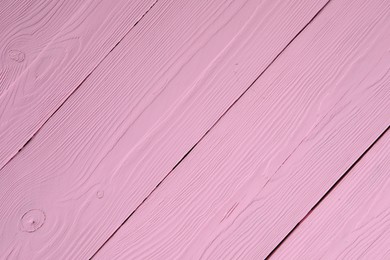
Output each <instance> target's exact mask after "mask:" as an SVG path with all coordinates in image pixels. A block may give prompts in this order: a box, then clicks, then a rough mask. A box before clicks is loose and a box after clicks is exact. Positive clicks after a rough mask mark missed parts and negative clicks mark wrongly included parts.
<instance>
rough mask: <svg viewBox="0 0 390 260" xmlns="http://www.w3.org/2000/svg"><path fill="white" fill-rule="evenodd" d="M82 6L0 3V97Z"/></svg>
mask: <svg viewBox="0 0 390 260" xmlns="http://www.w3.org/2000/svg"><path fill="white" fill-rule="evenodd" d="M83 3H86V1H81V0H68V1H66V0H65V1H64V0H60V1H49V0H19V1H14V0H2V1H0V28H1V30H0V53H1V59H0V95H1V94H2V92H3V91H4V89H7V88H8V87H9V85H10V84H11V83H13V82H14V81H15V79H16V78H17V77H18V76H19V75H20V74H21V73H22V72H23V71H24V70H26V69H27V68H28V67H29V65H31V63H32V62H33V61H34V60H35V59H36V58H37V57H38V55H39V53H40V52H41V51H42V50H43V49H44V48H45V47H46V46H47V45H48V44H49V43H50V42H51V41H52V40H53V38H54V37H55V36H56V35H57V34H58V32H59V31H60V29H61V27H62V26H63V25H64V24H65V23H66V22H67V21H68V20H69V19H70V17H72V16H73V15H75V14H77V10H78V9H79V8H81V6H82V4H83ZM37 73H38V71H37ZM37 76H39V75H37Z"/></svg>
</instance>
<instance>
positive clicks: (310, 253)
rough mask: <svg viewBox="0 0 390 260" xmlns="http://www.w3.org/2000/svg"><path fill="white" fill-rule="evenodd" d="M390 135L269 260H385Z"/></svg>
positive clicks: (389, 230)
mask: <svg viewBox="0 0 390 260" xmlns="http://www.w3.org/2000/svg"><path fill="white" fill-rule="evenodd" d="M389 193H390V131H387V133H386V134H385V135H384V136H383V137H382V138H381V139H380V140H379V141H378V142H377V143H376V144H375V145H374V147H373V148H372V149H371V150H369V151H368V152H367V154H366V155H365V156H364V157H363V158H362V159H361V160H360V161H359V162H358V164H357V165H356V166H355V167H354V168H353V169H352V170H351V172H349V173H348V175H346V177H345V178H344V179H343V180H342V181H341V182H340V183H339V184H338V185H337V186H336V187H335V189H334V190H333V191H332V192H331V193H330V194H329V196H327V197H326V198H325V199H324V201H323V202H322V203H320V204H319V206H318V207H316V208H315V209H314V210H313V211H312V212H311V213H310V215H309V216H308V217H307V218H305V220H304V221H303V222H302V223H301V224H300V225H299V226H298V227H297V229H296V230H294V231H293V233H292V234H291V235H290V236H289V237H288V238H287V240H286V241H285V242H284V243H283V244H282V245H281V247H280V248H279V249H278V250H276V251H275V253H274V254H273V255H272V257H271V259H390V247H389V245H390V214H389V212H390V199H389V198H390V194H389Z"/></svg>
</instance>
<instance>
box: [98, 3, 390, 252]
mask: <svg viewBox="0 0 390 260" xmlns="http://www.w3.org/2000/svg"><path fill="white" fill-rule="evenodd" d="M389 13H390V3H389V2H388V1H386V0H375V1H364V0H358V1H349V0H334V1H331V2H330V4H329V5H328V6H326V7H325V9H324V10H323V12H322V13H320V15H318V16H317V18H315V19H314V21H313V23H312V24H310V25H309V26H308V27H307V28H306V29H305V30H304V31H303V33H302V34H301V35H300V36H298V38H297V39H296V40H295V41H294V42H292V44H291V45H290V46H289V47H288V48H287V49H286V50H285V51H284V52H283V54H282V55H281V56H280V57H279V59H277V60H276V61H275V62H274V63H273V64H272V66H270V68H269V69H268V70H267V71H266V72H265V73H264V74H263V75H262V77H260V78H259V79H258V80H257V82H256V83H255V84H254V85H253V86H252V87H251V88H250V89H249V90H248V92H247V93H246V94H245V95H243V97H242V98H241V99H240V100H239V101H238V102H237V103H236V105H235V106H234V107H233V108H232V109H231V110H229V111H228V113H227V114H226V115H225V116H224V117H223V118H222V119H221V120H220V121H219V123H218V124H217V125H216V126H215V127H214V128H212V129H211V131H210V132H209V133H208V134H207V135H206V136H205V137H204V139H203V140H202V141H201V142H200V143H199V144H198V145H197V146H196V147H195V148H194V149H193V150H192V152H191V153H190V154H189V155H188V156H187V157H186V158H185V159H184V160H183V161H182V162H181V163H180V164H179V165H178V166H177V167H176V168H175V169H174V171H173V172H172V173H171V174H170V175H169V176H168V177H167V178H166V179H165V180H164V181H163V182H162V183H161V184H160V185H159V186H158V187H157V188H156V190H155V191H154V192H153V193H152V194H151V196H150V197H148V198H147V200H146V201H145V202H144V203H143V204H142V205H141V206H140V207H139V208H138V209H137V210H136V211H135V212H134V214H133V215H132V216H131V217H130V218H129V219H128V220H127V222H126V223H125V224H124V225H123V226H122V227H121V228H120V229H119V230H118V231H117V233H116V234H115V235H114V236H113V237H112V238H111V239H110V240H109V241H108V242H107V243H106V245H105V246H103V247H102V249H101V250H100V251H99V252H98V253H97V254H96V255H95V258H96V259H264V258H265V257H267V255H268V254H269V253H270V252H271V251H272V250H273V248H274V247H275V246H277V245H278V243H279V242H280V241H281V240H282V239H283V238H284V237H285V236H286V235H287V234H288V233H289V231H290V230H291V229H293V228H294V226H295V225H296V224H297V223H298V222H299V221H300V220H301V219H302V218H303V217H304V216H305V215H306V214H307V213H308V212H309V211H310V209H311V208H312V207H313V205H315V204H316V202H317V201H318V200H319V199H320V198H321V197H322V196H323V195H324V194H325V193H326V192H327V190H328V189H329V188H330V187H332V185H333V184H334V183H335V182H336V181H337V180H338V179H339V178H340V176H342V175H343V173H344V172H345V171H346V170H347V169H348V168H349V167H350V166H351V165H352V164H353V163H354V162H355V161H356V159H357V158H359V156H360V155H361V154H362V153H363V152H364V151H365V150H366V149H367V148H368V147H369V146H370V145H371V143H372V142H374V141H375V140H376V138H377V137H378V136H379V135H380V134H381V133H382V132H383V131H384V130H385V129H386V128H387V127H388V126H389V124H390V117H389V114H390V88H389V85H390V59H389V57H390V52H389V46H390V37H389V31H388V28H389V27H390V19H388V17H389Z"/></svg>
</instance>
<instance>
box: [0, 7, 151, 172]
mask: <svg viewBox="0 0 390 260" xmlns="http://www.w3.org/2000/svg"><path fill="white" fill-rule="evenodd" d="M155 1H156V0H147V1H143V0H135V1H127V0H120V1H112V0H99V1H93V0H89V1H86V2H84V4H83V5H82V7H81V8H79V9H78V10H77V11H76V12H75V14H74V15H73V16H69V17H67V18H68V19H67V20H66V22H64V23H63V26H62V27H61V28H59V32H58V33H57V34H56V35H55V36H54V37H52V39H51V41H50V43H47V45H46V46H45V47H44V48H43V50H42V51H41V52H40V53H39V55H38V56H37V57H36V58H35V60H34V61H32V62H31V64H29V67H28V68H27V69H26V70H24V71H23V73H21V74H20V75H19V76H18V79H17V80H15V81H14V82H13V84H11V85H10V86H8V87H7V88H6V89H3V90H2V93H1V94H0V147H1V149H0V169H1V168H2V167H3V166H4V165H5V164H6V163H7V162H8V161H9V160H11V158H12V157H13V156H15V154H17V152H18V151H19V150H20V149H22V148H23V146H24V145H25V144H26V143H27V142H28V141H29V140H30V139H31V138H32V137H33V135H34V134H35V133H36V132H37V131H38V130H39V128H40V127H42V125H43V124H44V123H45V122H46V121H47V120H48V118H50V116H52V114H53V113H54V112H55V111H56V110H57V109H58V108H59V107H60V106H61V105H62V104H63V102H64V101H65V100H66V99H67V98H68V97H69V95H71V94H72V92H73V91H74V90H75V89H76V88H77V87H78V86H79V85H80V84H81V83H82V82H83V81H84V80H85V79H86V78H87V77H88V75H90V73H91V72H92V71H93V70H94V69H95V68H96V67H97V66H98V64H99V63H100V62H101V61H102V60H103V59H104V58H105V57H106V55H107V54H108V53H109V52H110V51H111V50H112V49H113V48H114V47H115V45H116V44H117V43H118V42H119V41H120V40H121V39H122V38H123V37H124V36H125V35H126V34H127V33H128V32H129V31H130V30H131V29H132V27H133V26H134V25H135V24H136V23H137V22H138V21H139V20H140V19H141V17H142V16H143V15H144V14H145V12H147V11H148V10H149V9H150V8H151V6H153V4H154V3H155ZM61 14H62V15H66V13H59V14H58V15H61ZM58 20H60V19H59V18H58ZM37 26H38V25H37ZM44 26H50V24H48V25H44ZM35 30H39V28H35ZM48 31H50V30H48ZM13 55H14V54H13Z"/></svg>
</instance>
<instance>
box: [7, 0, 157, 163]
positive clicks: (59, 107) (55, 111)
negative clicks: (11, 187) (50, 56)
mask: <svg viewBox="0 0 390 260" xmlns="http://www.w3.org/2000/svg"><path fill="white" fill-rule="evenodd" d="M157 2H158V0H155V1H154V2H153V4H152V5H151V6H150V7H149V9H148V10H146V12H145V13H144V14H143V15H142V16H141V17H140V18H139V19H138V20H137V21H136V22H135V23H134V25H133V26H132V27H131V28H130V30H129V31H128V32H127V33H126V34H124V35H123V36H122V38H121V39H120V40H119V41H118V42H117V43H116V44H115V45H114V47H112V48H111V50H109V51H108V52H107V54H105V55H104V57H103V58H102V59H101V60H100V61H99V62H98V63H97V65H96V67H95V68H93V69H92V70H91V72H90V73H88V74H87V76H86V77H85V78H84V79H83V80H82V81H81V83H80V84H79V85H77V87H76V88H75V89H74V90H73V91H72V92H70V93H69V95H68V96H67V97H66V98H65V100H63V102H62V103H61V104H60V105H59V106H58V107H57V109H55V110H54V111H53V113H52V114H51V115H50V116H48V117H47V119H46V120H45V121H44V122H43V124H42V125H41V126H40V127H39V128H38V129H37V130H36V131H35V133H34V134H33V135H32V136H31V137H30V138H29V139H28V140H27V141H26V143H25V144H23V146H22V147H21V148H20V149H19V150H18V151H17V152H16V153H15V154H14V155H13V156H12V157H11V158H10V159H9V160H7V161H5V162H4V163H3V165H2V166H1V167H0V171H1V170H2V169H3V168H4V167H5V166H6V165H7V164H8V163H9V162H10V161H11V160H12V159H13V158H15V156H17V155H18V153H20V152H21V151H22V150H23V149H24V148H25V147H26V146H27V145H28V144H29V143H30V141H31V140H32V139H33V138H34V137H35V136H36V135H37V134H38V132H39V131H40V130H41V129H42V128H43V127H44V126H45V124H46V123H47V122H48V121H49V120H50V119H51V118H52V117H53V116H54V115H55V113H57V112H58V110H60V109H61V107H62V106H63V105H64V104H65V103H66V101H68V100H69V98H70V97H71V96H72V95H73V94H74V93H75V92H76V91H77V90H78V89H79V88H80V86H81V85H83V84H84V82H85V81H86V80H87V79H88V78H89V76H90V75H91V74H92V73H93V72H94V71H95V70H96V69H97V68H98V67H99V65H101V64H102V62H103V61H104V60H105V59H106V58H107V57H108V55H110V53H112V51H113V50H114V49H115V48H116V47H117V46H118V45H119V44H120V43H121V41H122V40H123V39H124V38H125V37H126V36H127V35H128V34H129V33H130V31H131V30H132V29H133V28H134V27H135V26H137V24H138V23H139V22H140V21H141V20H142V19H143V18H144V17H145V15H146V14H147V13H148V12H149V11H150V10H151V9H152V8H153V7H154V6H155V5H156V3H157ZM43 51H44V50H43ZM0 96H1V95H0Z"/></svg>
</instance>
